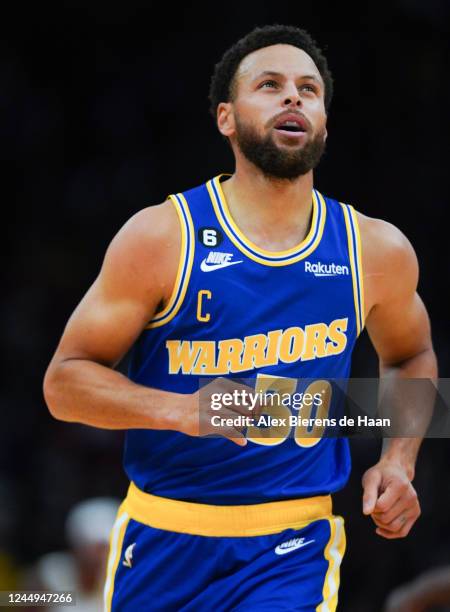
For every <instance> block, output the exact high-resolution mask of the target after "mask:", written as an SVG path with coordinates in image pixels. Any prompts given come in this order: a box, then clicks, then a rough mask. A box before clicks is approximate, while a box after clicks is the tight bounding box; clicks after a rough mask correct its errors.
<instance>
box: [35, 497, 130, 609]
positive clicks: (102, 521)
mask: <svg viewBox="0 0 450 612" xmlns="http://www.w3.org/2000/svg"><path fill="white" fill-rule="evenodd" d="M118 507H119V502H118V500H116V499H113V498H109V497H96V498H92V499H87V500H85V501H82V502H80V503H79V504H76V505H75V506H74V507H73V508H72V509H71V510H70V512H69V514H68V516H67V520H66V528H65V530H66V538H67V542H68V544H69V547H70V548H69V550H67V551H63V552H52V553H48V554H46V555H44V556H43V557H41V558H40V559H39V560H38V561H37V563H36V565H35V567H34V568H33V577H32V580H33V582H34V584H35V585H36V588H39V589H43V590H48V591H50V592H52V591H63V590H64V591H72V592H74V593H75V596H76V609H77V612H98V611H99V610H101V609H102V605H103V584H104V580H105V575H106V561H107V557H108V548H109V535H110V532H111V529H112V526H113V524H114V520H115V517H116V514H117V510H118ZM27 588H31V587H27ZM51 610H52V612H67V606H63V605H61V606H60V607H59V606H55V605H52V607H51Z"/></svg>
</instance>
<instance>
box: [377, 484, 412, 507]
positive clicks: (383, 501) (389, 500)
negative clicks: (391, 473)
mask: <svg viewBox="0 0 450 612" xmlns="http://www.w3.org/2000/svg"><path fill="white" fill-rule="evenodd" d="M409 484H410V483H409V482H408V481H403V480H397V479H395V480H391V482H390V483H389V484H388V486H387V487H386V489H385V490H384V491H383V493H382V494H381V495H380V497H379V498H378V499H377V502H376V505H375V509H374V510H375V512H387V511H389V510H390V509H391V508H392V507H393V506H394V505H395V503H396V502H397V501H400V500H401V498H402V497H404V495H405V494H406V493H407V491H408V485H409Z"/></svg>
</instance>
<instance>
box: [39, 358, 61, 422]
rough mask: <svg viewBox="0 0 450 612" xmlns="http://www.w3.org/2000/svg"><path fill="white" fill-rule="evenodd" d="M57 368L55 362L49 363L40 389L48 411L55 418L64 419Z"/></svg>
mask: <svg viewBox="0 0 450 612" xmlns="http://www.w3.org/2000/svg"><path fill="white" fill-rule="evenodd" d="M58 370H59V368H58V366H57V365H55V364H50V365H49V367H48V368H47V371H46V373H45V376H44V381H43V385H42V391H43V394H44V399H45V403H46V405H47V408H48V411H49V412H50V414H51V415H52V417H54V418H55V419H58V420H60V421H66V420H67V418H66V417H65V415H64V410H63V406H64V404H63V401H62V393H61V386H62V382H61V375H60V373H59V372H58Z"/></svg>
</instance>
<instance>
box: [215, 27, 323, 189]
mask: <svg viewBox="0 0 450 612" xmlns="http://www.w3.org/2000/svg"><path fill="white" fill-rule="evenodd" d="M332 93H333V80H332V77H331V74H330V71H329V70H328V66H327V61H326V59H325V57H324V56H323V54H322V52H321V51H320V49H319V48H318V47H317V45H316V44H315V42H314V41H313V39H312V38H311V37H310V35H309V34H308V33H307V32H305V31H304V30H300V29H298V28H295V27H292V26H281V25H274V26H266V27H264V28H256V29H255V30H253V31H252V32H250V33H249V34H247V36H245V37H244V38H242V39H241V40H239V41H238V42H237V43H236V44H235V45H233V46H232V47H231V48H230V49H229V50H228V51H227V52H226V53H225V54H224V56H223V58H222V59H221V61H220V62H219V63H218V64H217V65H216V67H215V71H214V75H213V77H212V79H211V86H210V94H209V98H210V102H211V108H210V110H211V113H212V115H213V117H214V118H215V119H216V120H217V125H218V127H219V130H220V132H221V133H222V135H223V136H224V137H226V138H227V139H228V141H229V142H230V145H231V147H232V149H233V151H234V153H235V155H236V157H237V156H239V155H243V156H244V157H245V158H246V159H247V160H249V161H250V162H252V163H253V164H254V165H255V166H256V167H258V168H259V169H260V170H261V171H262V172H263V174H264V175H266V176H268V177H271V178H277V179H287V180H293V179H296V178H297V177H298V176H301V175H303V174H306V173H307V172H309V171H310V170H311V169H312V168H314V167H315V166H316V165H317V164H318V162H319V160H320V157H321V155H322V153H323V151H324V148H325V140H326V136H327V132H326V118H327V111H328V108H329V106H330V102H331V98H332Z"/></svg>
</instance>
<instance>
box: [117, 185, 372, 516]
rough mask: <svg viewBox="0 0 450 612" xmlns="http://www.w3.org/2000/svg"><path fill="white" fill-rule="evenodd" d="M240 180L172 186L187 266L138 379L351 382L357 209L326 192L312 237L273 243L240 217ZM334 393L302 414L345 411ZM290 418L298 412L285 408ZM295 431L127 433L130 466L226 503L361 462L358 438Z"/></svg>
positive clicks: (318, 483)
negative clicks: (229, 198) (230, 198)
mask: <svg viewBox="0 0 450 612" xmlns="http://www.w3.org/2000/svg"><path fill="white" fill-rule="evenodd" d="M227 176H230V175H225V174H220V175H218V176H216V177H215V178H213V179H211V180H209V181H208V182H207V183H204V184H202V185H200V186H197V187H195V188H193V189H190V190H188V191H186V192H183V193H178V194H172V195H170V199H171V200H172V202H173V204H174V206H175V208H176V210H177V213H178V217H179V221H180V225H181V229H182V245H181V257H180V264H179V268H178V275H177V278H176V282H175V286H174V289H173V293H172V296H171V299H170V300H169V303H168V304H167V306H166V307H165V308H164V310H163V311H161V312H159V313H158V314H157V315H156V316H155V317H154V318H153V319H152V320H151V321H150V323H149V325H148V326H147V327H146V328H145V329H144V330H143V332H142V333H141V335H140V337H139V338H138V340H137V341H136V343H135V344H134V346H133V347H132V350H131V356H130V365H129V372H128V374H129V377H130V379H131V380H133V381H134V382H136V383H139V384H142V385H146V386H149V387H154V388H158V389H162V390H166V391H172V392H177V393H182V394H187V393H194V392H195V391H197V390H198V388H199V380H200V381H201V380H202V379H205V377H208V379H210V380H211V379H212V378H214V377H218V376H221V377H226V378H232V379H247V380H248V379H256V380H254V381H253V382H254V383H255V385H256V386H257V387H258V388H260V387H261V385H262V386H263V387H264V386H265V387H266V388H267V387H269V389H268V390H269V391H272V392H273V391H274V389H275V391H281V390H284V391H286V392H288V393H290V394H294V393H297V392H300V391H303V392H305V393H306V392H310V393H311V394H314V392H319V393H320V392H322V391H324V390H325V389H324V387H325V386H326V379H346V378H348V376H349V373H350V364H351V353H352V349H353V346H354V343H355V341H356V338H357V336H358V335H359V333H360V331H361V329H362V327H363V313H364V304H363V287H362V274H361V272H362V270H361V245H360V237H359V231H358V224H357V219H356V213H355V211H354V209H353V207H352V206H349V205H347V204H342V203H339V202H337V201H336V200H333V199H331V198H329V197H325V196H323V195H322V194H321V193H319V191H317V190H316V189H313V190H312V220H311V227H310V230H309V232H308V235H307V236H306V238H305V239H304V240H303V242H302V243H301V244H299V245H297V246H295V247H293V248H291V249H288V250H285V251H281V252H280V251H279V252H272V251H267V250H264V249H262V248H260V247H259V246H257V245H255V244H254V243H252V242H251V241H250V240H249V239H248V238H246V236H244V235H243V233H242V232H241V231H240V229H239V228H238V227H237V225H236V224H235V222H234V220H233V218H232V216H231V214H230V212H229V209H228V205H227V202H226V198H225V195H224V193H223V190H222V187H221V181H222V180H224V177H227ZM298 379H300V382H299V383H298ZM267 381H270V382H267ZM302 381H305V382H302ZM297 383H298V384H297ZM326 392H327V393H326V397H327V398H328V401H329V405H327V401H325V402H323V403H322V408H323V410H325V414H323V410H322V412H321V410H320V409H319V408H317V406H316V407H315V408H314V405H312V406H311V407H309V408H308V407H306V406H304V407H303V408H302V409H301V416H302V417H305V416H308V414H309V413H311V418H313V417H314V415H313V414H312V412H311V411H313V410H316V411H317V414H318V415H320V416H328V417H331V416H332V415H333V414H336V410H337V404H338V403H339V402H338V396H337V395H333V393H331V395H330V388H327V389H326ZM286 411H287V412H286ZM218 414H220V412H219V413H218ZM277 414H278V415H280V414H282V415H284V416H286V415H287V414H297V415H298V412H296V411H295V410H294V409H292V407H289V406H284V405H283V406H278V409H277ZM292 427H293V429H292V428H291V427H286V428H284V429H282V434H281V435H280V436H278V435H277V437H273V436H272V437H270V436H269V437H261V435H259V436H258V435H257V432H258V431H259V429H255V428H250V430H249V429H247V438H248V442H247V445H246V446H244V447H241V446H238V445H236V444H234V443H233V442H232V441H231V440H228V439H226V438H224V437H194V436H188V435H186V434H183V433H181V432H176V431H160V430H150V429H148V430H144V429H134V430H128V431H127V433H126V441H125V453H124V464H125V470H126V472H127V475H128V477H129V478H130V480H132V481H133V482H134V483H135V484H136V485H137V486H138V487H139V488H140V489H141V490H143V491H145V492H148V493H151V494H154V495H158V496H161V497H168V498H172V499H177V500H184V501H191V502H198V503H205V504H215V505H240V504H257V503H264V502H270V501H277V500H284V499H294V498H301V497H310V496H316V495H325V494H329V493H332V492H334V491H336V490H338V489H340V488H341V487H342V486H343V485H344V484H345V482H346V481H347V479H348V476H349V472H350V455H349V448H348V441H347V440H346V439H345V438H337V437H334V438H333V437H326V436H324V437H320V431H318V430H317V429H315V428H312V429H311V428H309V429H308V428H306V429H305V428H302V427H300V428H299V429H298V430H296V429H295V427H294V426H292Z"/></svg>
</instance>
